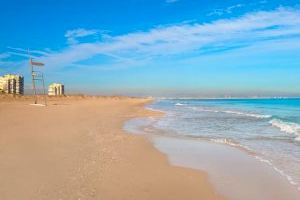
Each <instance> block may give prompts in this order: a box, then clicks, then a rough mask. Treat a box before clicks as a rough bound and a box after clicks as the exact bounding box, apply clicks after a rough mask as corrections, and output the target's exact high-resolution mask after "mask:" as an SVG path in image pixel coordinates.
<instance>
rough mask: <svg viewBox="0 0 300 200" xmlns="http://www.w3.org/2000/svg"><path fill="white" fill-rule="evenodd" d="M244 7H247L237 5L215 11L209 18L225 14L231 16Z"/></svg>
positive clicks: (209, 14)
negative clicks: (234, 11)
mask: <svg viewBox="0 0 300 200" xmlns="http://www.w3.org/2000/svg"><path fill="white" fill-rule="evenodd" d="M244 6H245V5H244V4H236V5H233V6H229V7H227V8H224V9H215V10H214V11H212V12H210V13H208V16H212V15H218V16H221V15H224V14H231V13H232V12H233V10H235V9H237V8H241V7H244Z"/></svg>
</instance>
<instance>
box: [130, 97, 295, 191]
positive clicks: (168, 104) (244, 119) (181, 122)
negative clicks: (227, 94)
mask: <svg viewBox="0 0 300 200" xmlns="http://www.w3.org/2000/svg"><path fill="white" fill-rule="evenodd" d="M148 108H150V109H155V110H161V111H164V112H165V113H166V115H165V117H162V118H160V119H151V120H150V121H149V120H148V123H146V124H145V122H142V121H140V122H137V121H136V122H135V125H139V126H143V128H144V129H143V130H144V131H145V132H148V133H153V132H155V131H156V132H157V130H159V131H160V132H161V133H164V135H167V136H172V137H178V138H180V137H184V138H191V139H197V140H204V141H210V142H215V143H222V144H224V145H229V146H231V147H235V148H238V149H240V150H243V151H245V152H247V153H248V154H249V155H251V156H253V159H257V160H259V161H261V162H262V163H264V164H266V165H268V166H271V167H272V168H273V170H274V171H276V173H278V174H280V175H281V176H282V177H284V178H285V179H286V180H287V181H288V182H289V183H290V184H291V185H293V186H294V187H296V188H298V190H300V99H209V100H203V99H190V100H187V99H162V100H157V101H155V102H154V103H153V104H151V105H149V106H148ZM139 123H140V124H139Z"/></svg>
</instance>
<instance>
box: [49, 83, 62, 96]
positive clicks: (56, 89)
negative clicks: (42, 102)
mask: <svg viewBox="0 0 300 200" xmlns="http://www.w3.org/2000/svg"><path fill="white" fill-rule="evenodd" d="M48 95H49V96H61V95H65V86H64V85H63V84H60V83H52V84H51V85H49V88H48Z"/></svg>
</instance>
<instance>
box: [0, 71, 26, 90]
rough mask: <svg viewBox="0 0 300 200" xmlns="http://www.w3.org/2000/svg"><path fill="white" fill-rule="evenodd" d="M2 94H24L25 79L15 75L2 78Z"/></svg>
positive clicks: (0, 83)
mask: <svg viewBox="0 0 300 200" xmlns="http://www.w3.org/2000/svg"><path fill="white" fill-rule="evenodd" d="M0 92H2V93H6V94H21V95H23V94H24V77H23V76H20V75H15V74H6V75H4V76H0Z"/></svg>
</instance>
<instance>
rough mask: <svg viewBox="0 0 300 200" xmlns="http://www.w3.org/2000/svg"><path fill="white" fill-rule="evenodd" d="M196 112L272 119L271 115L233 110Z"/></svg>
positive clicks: (200, 109) (201, 109)
mask: <svg viewBox="0 0 300 200" xmlns="http://www.w3.org/2000/svg"><path fill="white" fill-rule="evenodd" d="M196 110H199V111H204V112H214V113H227V114H232V115H240V116H244V117H254V118H259V119H267V118H271V117H272V116H271V115H262V114H254V113H247V112H240V111H233V110H214V109H206V108H196Z"/></svg>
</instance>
